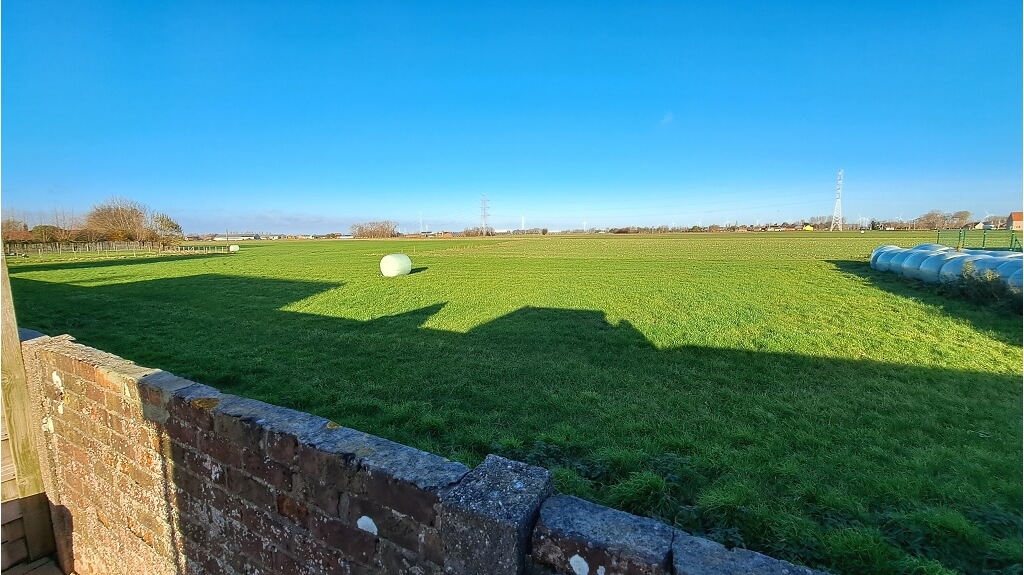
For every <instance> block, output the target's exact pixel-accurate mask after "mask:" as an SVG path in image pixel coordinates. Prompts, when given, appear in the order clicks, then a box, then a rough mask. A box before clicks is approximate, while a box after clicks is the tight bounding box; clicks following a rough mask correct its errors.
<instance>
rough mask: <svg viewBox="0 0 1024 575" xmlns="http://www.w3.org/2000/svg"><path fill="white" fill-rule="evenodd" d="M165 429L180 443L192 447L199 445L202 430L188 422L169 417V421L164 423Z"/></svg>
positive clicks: (169, 435)
mask: <svg viewBox="0 0 1024 575" xmlns="http://www.w3.org/2000/svg"><path fill="white" fill-rule="evenodd" d="M164 431H165V432H166V433H167V436H168V437H170V438H171V439H172V440H174V441H177V442H178V443H181V444H183V445H188V446H189V447H192V448H196V447H198V446H199V434H200V431H199V430H198V429H196V428H195V427H193V426H192V425H191V424H190V423H188V422H185V421H181V420H175V419H168V420H167V423H165V424H164Z"/></svg>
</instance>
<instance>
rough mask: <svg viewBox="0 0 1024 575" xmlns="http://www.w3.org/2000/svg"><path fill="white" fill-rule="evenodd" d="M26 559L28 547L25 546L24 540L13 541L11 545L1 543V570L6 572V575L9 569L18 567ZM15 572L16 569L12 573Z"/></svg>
mask: <svg viewBox="0 0 1024 575" xmlns="http://www.w3.org/2000/svg"><path fill="white" fill-rule="evenodd" d="M26 559H28V546H27V545H26V544H25V540H24V539H18V540H17V541H11V542H10V543H0V569H3V570H4V574H5V575H6V574H7V573H8V571H7V568H8V567H10V566H11V565H17V564H18V563H21V562H22V561H24V560H26ZM15 571H16V569H12V570H11V571H10V572H11V573H13V572H15Z"/></svg>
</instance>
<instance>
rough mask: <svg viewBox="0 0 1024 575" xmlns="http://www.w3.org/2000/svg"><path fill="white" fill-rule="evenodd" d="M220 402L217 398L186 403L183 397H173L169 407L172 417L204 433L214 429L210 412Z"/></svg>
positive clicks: (199, 399) (197, 399)
mask: <svg viewBox="0 0 1024 575" xmlns="http://www.w3.org/2000/svg"><path fill="white" fill-rule="evenodd" d="M219 403H220V400H218V399H216V398H205V397H203V398H196V399H193V400H191V401H186V400H185V399H183V398H181V397H177V396H175V397H173V398H172V399H171V401H170V403H169V404H168V406H167V411H168V413H169V414H170V417H171V418H173V419H178V420H180V421H181V422H182V425H185V424H186V423H188V424H192V425H193V426H195V427H196V428H198V429H202V430H204V431H207V430H210V429H213V414H212V413H210V410H211V409H213V408H214V407H216V406H217V405H218V404H219Z"/></svg>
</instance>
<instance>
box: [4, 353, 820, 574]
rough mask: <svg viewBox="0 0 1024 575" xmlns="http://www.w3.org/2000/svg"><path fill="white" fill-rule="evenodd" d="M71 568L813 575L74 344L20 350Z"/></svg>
mask: <svg viewBox="0 0 1024 575" xmlns="http://www.w3.org/2000/svg"><path fill="white" fill-rule="evenodd" d="M22 347H23V351H24V354H25V361H26V368H27V371H28V376H29V381H30V387H31V388H32V390H33V394H34V396H33V398H32V399H33V404H34V406H35V408H36V409H37V410H38V413H37V416H38V418H39V422H40V424H41V426H42V428H43V430H44V433H43V435H44V441H45V443H46V445H45V446H41V447H43V449H42V450H41V451H42V452H44V453H45V457H44V459H45V461H44V462H43V468H44V477H45V483H46V488H47V493H48V495H49V497H50V500H51V502H52V504H53V514H54V523H55V527H54V529H55V531H56V532H57V538H58V547H59V551H58V553H59V559H60V562H61V566H62V567H63V568H64V570H65V571H66V572H70V571H71V570H72V569H73V570H75V571H76V572H78V573H80V574H81V575H88V574H91V573H103V574H119V573H124V574H128V573H132V574H134V573H150V574H164V573H166V574H175V575H181V574H185V573H196V574H199V573H203V574H207V573H211V574H217V573H224V574H245V573H279V574H282V575H283V574H292V573H295V574H304V573H309V574H313V573H346V574H347V573H351V574H371V573H373V574H376V573H417V574H441V573H448V574H452V575H460V574H478V573H479V574H484V573H522V572H524V570H525V571H527V572H530V573H536V574H540V573H574V574H587V575H590V574H594V575H611V574H615V573H630V574H633V573H636V574H647V573H680V574H684V573H685V574H690V575H697V574H726V573H754V572H756V573H793V574H796V573H811V571H810V570H807V569H804V568H797V567H794V566H792V565H789V564H787V563H783V562H779V561H775V560H773V559H769V558H767V557H764V556H762V555H758V554H756V553H752V552H749V551H743V550H734V551H727V550H726V549H725V548H723V547H722V546H720V545H718V544H716V543H713V542H711V541H707V540H704V539H699V538H695V537H691V536H689V535H687V534H685V533H683V532H681V531H678V530H674V529H672V528H671V527H669V526H667V525H665V524H662V523H659V522H656V521H653V520H650V519H644V518H640V517H635V516H632V515H629V514H626V513H622V512H619V511H614V510H611V509H608V508H604V507H601V506H598V505H594V504H592V503H588V502H586V501H582V500H579V499H576V498H573V497H567V496H561V495H552V493H551V491H552V487H551V477H550V475H549V474H548V472H547V471H545V470H543V469H540V468H537V467H531V466H528V465H525V464H523V463H519V462H516V461H510V460H507V459H503V458H500V457H497V456H493V455H492V456H489V457H488V458H487V459H486V460H485V461H484V462H483V463H482V464H481V465H479V466H477V467H476V468H475V469H472V470H470V469H468V468H466V467H465V466H464V465H462V464H460V463H455V462H451V461H448V460H446V459H444V458H441V457H439V456H436V455H432V454H430V453H425V452H422V451H419V450H416V449H413V448H410V447H406V446H403V445H399V444H396V443H393V442H391V441H387V440H385V439H381V438H379V437H374V436H372V435H367V434H365V433H361V432H359V431H355V430H352V429H346V428H344V427H341V426H339V425H337V424H335V423H333V422H331V421H328V420H326V419H323V418H320V417H316V416H313V415H310V414H307V413H301V412H297V411H293V410H289V409H284V408H281V407H276V406H272V405H268V404H265V403H261V402H258V401H254V400H250V399H244V398H240V397H236V396H232V395H226V394H222V393H220V392H219V391H217V390H216V389H213V388H211V387H207V386H205V385H201V384H198V383H195V382H192V381H189V380H186V379H183V378H180V377H177V376H175V375H173V374H170V373H167V372H163V371H159V370H154V369H148V368H144V367H140V366H137V365H135V364H133V363H131V362H129V361H127V360H124V359H121V358H119V357H117V356H113V355H110V354H107V353H104V352H101V351H98V350H95V349H91V348H88V347H85V346H82V345H79V344H77V343H75V342H74V341H73V339H72V338H70V337H69V336H59V337H52V338H51V337H42V338H37V339H34V340H31V341H26V342H24V343H23V344H22Z"/></svg>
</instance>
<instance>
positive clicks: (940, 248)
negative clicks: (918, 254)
mask: <svg viewBox="0 0 1024 575" xmlns="http://www.w3.org/2000/svg"><path fill="white" fill-rule="evenodd" d="M910 249H912V250H914V251H921V250H924V251H929V252H948V251H949V250H950V249H951V248H950V247H949V246H944V245H942V244H917V245H916V246H914V247H912V248H910Z"/></svg>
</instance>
